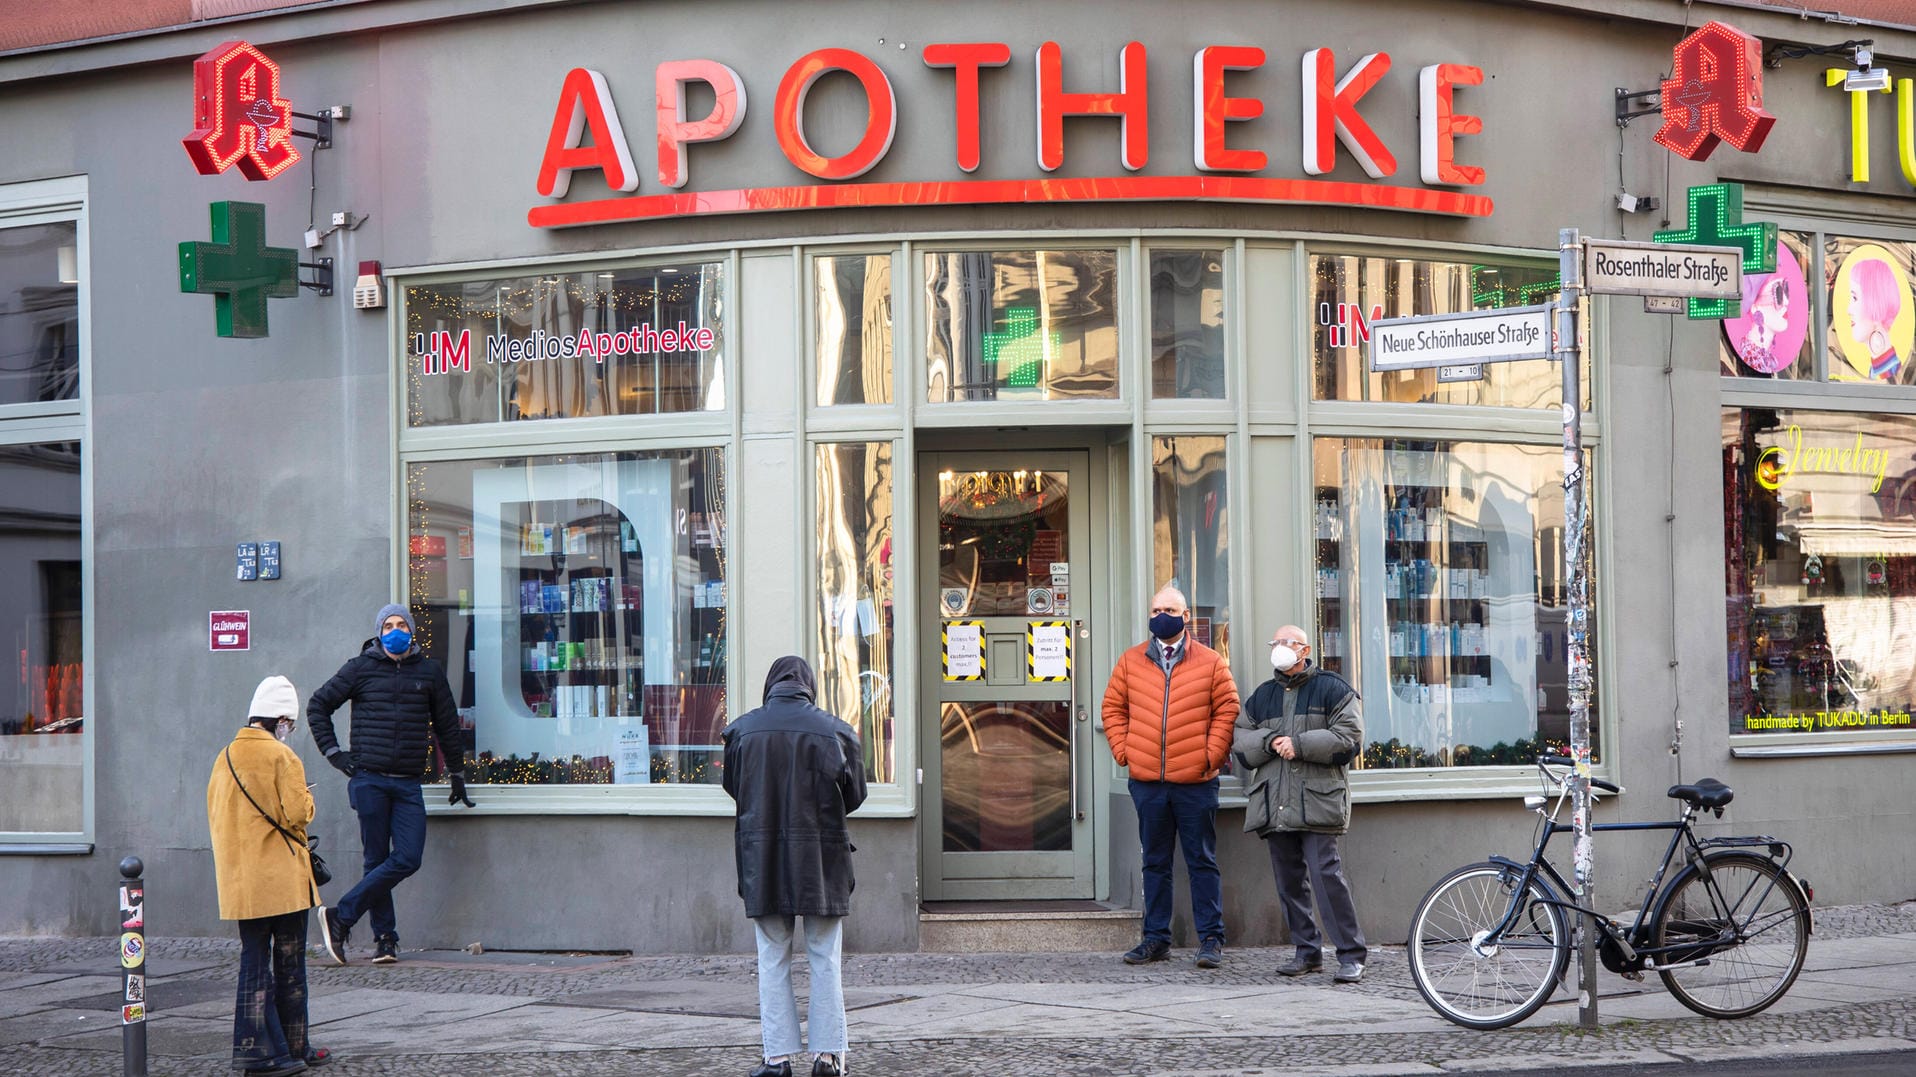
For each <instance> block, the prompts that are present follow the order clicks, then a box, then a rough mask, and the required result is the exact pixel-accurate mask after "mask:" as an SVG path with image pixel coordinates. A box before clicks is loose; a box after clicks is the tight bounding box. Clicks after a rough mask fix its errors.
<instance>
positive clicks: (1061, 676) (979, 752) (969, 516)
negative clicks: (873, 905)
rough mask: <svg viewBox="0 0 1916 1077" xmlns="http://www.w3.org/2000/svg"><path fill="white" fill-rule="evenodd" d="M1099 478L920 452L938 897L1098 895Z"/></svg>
mask: <svg viewBox="0 0 1916 1077" xmlns="http://www.w3.org/2000/svg"><path fill="white" fill-rule="evenodd" d="M1087 470H1088V469H1087V459H1086V457H1085V455H1084V454H1082V453H1069V452H1031V453H1024V452H1017V453H939V454H926V455H924V456H921V457H920V458H919V486H918V488H919V489H920V490H922V491H924V492H925V496H924V497H923V499H922V500H921V504H920V517H919V521H920V523H919V526H920V531H919V533H920V535H922V536H923V540H922V541H923V542H924V543H925V549H924V551H923V554H922V556H923V561H922V562H921V563H922V564H924V565H926V566H927V567H928V568H929V569H930V571H928V572H926V573H925V574H924V578H925V586H926V587H927V589H928V591H929V594H927V595H926V596H924V605H923V606H922V607H921V608H923V609H925V610H927V611H929V616H928V622H930V623H928V625H927V630H926V632H925V633H924V637H925V639H926V648H925V652H924V655H923V664H922V666H921V669H922V670H923V671H924V672H923V673H922V674H921V676H920V683H921V684H924V685H925V686H926V687H925V699H924V706H922V707H921V708H920V715H921V719H920V720H921V723H922V725H921V738H920V743H921V744H924V745H925V746H926V747H925V749H924V750H923V751H922V752H921V753H920V754H921V757H922V759H923V760H924V769H925V775H924V805H925V807H924V812H923V819H924V827H925V831H924V834H923V836H922V841H923V848H924V849H925V871H924V887H923V889H924V896H925V897H926V898H927V899H932V900H937V899H945V900H965V899H993V898H1085V897H1090V896H1092V895H1091V890H1092V885H1093V876H1092V871H1093V865H1092V858H1091V849H1092V844H1093V843H1092V840H1091V823H1090V821H1089V808H1090V797H1089V795H1088V793H1087V790H1088V789H1089V787H1090V785H1089V783H1090V766H1091V761H1092V760H1093V759H1094V758H1096V756H1095V754H1094V753H1093V752H1092V751H1091V749H1092V747H1093V745H1091V743H1090V738H1091V737H1092V736H1093V735H1094V734H1093V732H1092V726H1091V723H1090V722H1089V721H1088V720H1087V717H1088V716H1087V713H1086V710H1085V707H1086V701H1085V698H1084V694H1083V691H1082V690H1081V689H1080V687H1079V682H1080V679H1081V676H1080V675H1081V673H1082V672H1083V668H1084V662H1085V657H1084V655H1083V654H1081V653H1080V651H1081V650H1082V649H1085V648H1084V647H1083V645H1084V644H1086V643H1088V640H1087V639H1086V633H1085V632H1084V630H1083V627H1084V625H1086V624H1087V623H1089V621H1090V610H1089V609H1088V608H1087V607H1088V603H1089V594H1088V593H1087V591H1085V590H1080V589H1079V588H1078V587H1075V586H1073V583H1074V581H1079V582H1082V583H1084V584H1086V585H1088V584H1089V581H1090V580H1091V579H1092V569H1091V566H1090V565H1089V564H1087V563H1086V559H1087V558H1088V556H1089V552H1090V549H1091V545H1092V544H1091V542H1090V541H1089V534H1088V530H1087V528H1088V519H1089V511H1088V505H1089V500H1090V499H1089V497H1088V496H1087V494H1088V480H1087Z"/></svg>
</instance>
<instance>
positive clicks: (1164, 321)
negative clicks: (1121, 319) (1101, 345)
mask: <svg viewBox="0 0 1916 1077" xmlns="http://www.w3.org/2000/svg"><path fill="white" fill-rule="evenodd" d="M1151 395H1152V396H1153V397H1156V398H1157V399H1160V400H1162V399H1166V398H1174V399H1199V400H1221V399H1223V398H1224V252H1223V251H1217V250H1211V251H1165V250H1154V251H1152V252H1151Z"/></svg>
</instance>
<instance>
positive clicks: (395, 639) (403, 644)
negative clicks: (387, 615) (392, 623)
mask: <svg viewBox="0 0 1916 1077" xmlns="http://www.w3.org/2000/svg"><path fill="white" fill-rule="evenodd" d="M379 645H380V646H381V647H384V648H386V652H387V653H388V654H405V653H406V652H407V651H410V650H412V633H411V632H408V631H406V630H405V629H403V628H393V629H388V630H387V631H385V632H384V633H382V634H381V635H380V637H379Z"/></svg>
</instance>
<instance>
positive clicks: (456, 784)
mask: <svg viewBox="0 0 1916 1077" xmlns="http://www.w3.org/2000/svg"><path fill="white" fill-rule="evenodd" d="M446 781H448V782H450V783H451V784H452V795H451V796H448V797H447V798H446V803H448V804H455V805H456V804H461V803H463V804H465V806H466V807H468V808H471V807H474V806H475V805H474V804H473V802H472V798H471V797H469V796H467V795H466V776H465V775H464V774H448V775H446Z"/></svg>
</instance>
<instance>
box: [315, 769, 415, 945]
mask: <svg viewBox="0 0 1916 1077" xmlns="http://www.w3.org/2000/svg"><path fill="white" fill-rule="evenodd" d="M346 799H347V801H348V802H349V803H351V804H352V806H353V811H355V812H358V813H359V843H360V845H361V847H362V848H364V850H365V854H366V859H365V864H366V875H365V877H364V878H362V879H360V880H359V885H357V886H355V887H353V888H352V889H351V890H348V891H347V892H346V896H345V897H343V898H340V899H339V904H338V905H335V906H334V907H333V911H334V912H336V913H337V914H338V915H339V920H340V923H341V924H342V925H344V926H345V927H348V928H350V927H352V926H353V925H354V924H356V923H358V922H359V918H360V917H362V916H364V915H366V914H367V913H371V914H372V918H373V937H374V938H395V939H396V938H398V937H399V921H398V920H397V919H396V918H394V916H393V887H395V886H398V885H399V884H400V882H401V881H402V880H404V879H405V878H406V877H407V876H409V875H411V874H412V873H413V872H415V871H418V870H419V862H420V860H421V859H422V858H423V857H424V856H425V855H426V798H425V797H423V796H421V795H420V793H419V782H418V780H417V779H409V778H394V777H391V776H389V775H385V774H375V773H373V772H372V771H370V770H362V771H358V772H356V773H355V774H354V775H353V776H352V778H351V779H349V780H348V781H347V782H346Z"/></svg>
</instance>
